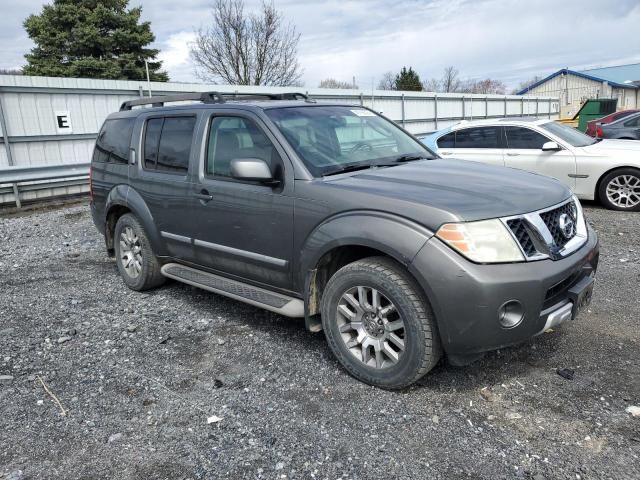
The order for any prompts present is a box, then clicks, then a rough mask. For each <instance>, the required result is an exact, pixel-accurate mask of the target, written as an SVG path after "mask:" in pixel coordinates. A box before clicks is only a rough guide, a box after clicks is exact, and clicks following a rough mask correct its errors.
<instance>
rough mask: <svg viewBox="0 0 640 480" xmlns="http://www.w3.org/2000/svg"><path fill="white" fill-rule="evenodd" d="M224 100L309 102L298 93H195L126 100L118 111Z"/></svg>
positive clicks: (304, 96) (220, 101) (306, 97)
mask: <svg viewBox="0 0 640 480" xmlns="http://www.w3.org/2000/svg"><path fill="white" fill-rule="evenodd" d="M225 98H228V99H230V100H240V99H244V100H248V99H252V98H255V99H267V100H307V101H310V100H309V97H308V96H307V95H305V94H304V93H300V92H286V93H239V92H233V93H228V92H197V93H179V94H176V95H159V96H157V97H142V98H137V99H135V100H127V101H126V102H124V103H122V105H120V111H122V110H131V109H132V108H133V107H137V106H140V105H152V106H153V107H162V106H164V104H165V103H172V102H185V101H196V102H202V103H226V100H225Z"/></svg>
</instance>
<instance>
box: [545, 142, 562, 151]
mask: <svg viewBox="0 0 640 480" xmlns="http://www.w3.org/2000/svg"><path fill="white" fill-rule="evenodd" d="M559 150H562V148H560V145H558V144H557V143H556V142H547V143H545V144H544V145H542V151H543V152H557V151H559Z"/></svg>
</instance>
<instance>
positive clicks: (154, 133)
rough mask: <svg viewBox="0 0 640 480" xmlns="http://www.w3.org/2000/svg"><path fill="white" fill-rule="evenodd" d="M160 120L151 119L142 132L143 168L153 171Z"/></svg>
mask: <svg viewBox="0 0 640 480" xmlns="http://www.w3.org/2000/svg"><path fill="white" fill-rule="evenodd" d="M162 122H164V119H162V118H152V119H151V120H148V121H147V128H145V131H144V168H146V169H148V170H153V169H155V168H156V164H157V163H158V144H159V143H160V131H161V130H162Z"/></svg>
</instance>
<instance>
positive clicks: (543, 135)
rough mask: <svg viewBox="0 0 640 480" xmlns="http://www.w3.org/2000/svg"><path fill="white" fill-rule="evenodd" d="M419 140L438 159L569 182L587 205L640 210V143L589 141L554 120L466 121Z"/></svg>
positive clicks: (590, 139)
mask: <svg viewBox="0 0 640 480" xmlns="http://www.w3.org/2000/svg"><path fill="white" fill-rule="evenodd" d="M421 140H422V141H423V142H424V143H425V144H426V145H427V146H428V147H430V148H431V149H432V150H434V151H435V152H436V153H438V154H439V155H440V156H442V157H444V158H447V157H456V158H463V159H466V160H474V161H478V162H483V163H490V164H493V165H503V166H506V167H512V168H520V169H523V170H529V171H531V172H536V173H540V174H542V175H547V176H550V177H555V178H557V179H558V180H560V181H562V182H564V183H566V184H567V185H569V187H571V189H572V190H573V191H574V192H575V194H576V195H577V196H578V197H579V198H582V199H585V200H596V199H597V200H599V201H600V202H601V203H602V204H603V205H605V206H606V207H607V208H610V209H613V210H625V211H640V141H637V140H606V139H605V140H603V139H594V138H591V137H589V136H587V135H585V134H583V133H581V132H579V131H578V130H576V129H574V128H571V127H568V126H566V125H563V124H561V123H558V122H554V121H552V120H539V119H509V118H503V119H497V120H477V121H462V122H460V123H458V124H457V125H454V126H453V127H450V128H447V129H445V130H440V131H438V132H435V133H433V134H431V135H429V136H426V137H422V138H421Z"/></svg>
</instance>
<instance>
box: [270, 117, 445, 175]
mask: <svg viewBox="0 0 640 480" xmlns="http://www.w3.org/2000/svg"><path fill="white" fill-rule="evenodd" d="M265 113H266V114H267V115H268V116H269V118H271V120H272V121H273V122H274V123H275V124H276V126H277V127H278V128H279V129H280V131H281V132H282V134H283V135H284V136H285V137H286V138H287V140H288V142H289V143H290V144H291V147H292V148H293V149H294V150H295V151H296V153H297V154H298V156H299V157H300V158H301V159H302V161H303V162H304V163H305V165H306V166H307V168H308V169H309V171H310V172H311V174H312V175H314V176H316V177H319V176H323V175H331V174H333V173H341V172H345V171H351V170H358V169H364V168H369V167H374V166H382V165H392V164H395V163H400V162H408V161H412V160H419V159H423V158H426V159H432V158H436V156H435V155H434V154H433V153H432V152H431V151H430V150H428V149H427V148H426V147H425V146H424V145H422V144H421V143H420V142H418V141H416V140H414V139H413V138H412V137H411V136H409V135H407V134H406V133H405V132H403V131H402V130H401V129H400V128H398V127H397V126H396V125H395V124H394V123H393V122H390V121H388V120H386V119H384V118H383V117H381V116H379V115H377V114H375V113H374V112H372V111H370V110H367V109H365V108H361V107H357V106H353V107H343V106H335V107H334V106H308V107H289V108H274V109H268V110H265Z"/></svg>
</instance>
